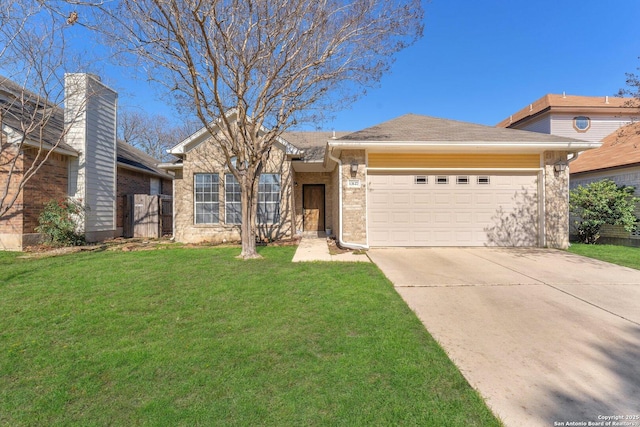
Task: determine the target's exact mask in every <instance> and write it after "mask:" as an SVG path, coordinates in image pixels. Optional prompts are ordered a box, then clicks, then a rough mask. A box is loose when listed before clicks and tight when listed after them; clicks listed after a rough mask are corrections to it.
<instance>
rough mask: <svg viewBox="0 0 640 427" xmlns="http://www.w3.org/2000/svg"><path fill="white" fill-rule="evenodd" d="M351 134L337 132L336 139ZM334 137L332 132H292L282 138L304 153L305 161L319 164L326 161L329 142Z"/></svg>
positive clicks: (285, 133)
mask: <svg viewBox="0 0 640 427" xmlns="http://www.w3.org/2000/svg"><path fill="white" fill-rule="evenodd" d="M348 133H349V132H335V136H336V138H340V137H342V136H345V135H347V134H348ZM331 137H333V132H330V131H317V132H305V131H290V132H284V133H283V134H282V138H283V139H285V140H286V141H288V142H289V143H290V144H292V145H293V146H295V147H297V148H299V149H300V150H302V151H304V157H303V160H304V161H306V162H318V161H322V160H323V159H324V151H325V147H326V146H327V140H328V139H330V138H331Z"/></svg>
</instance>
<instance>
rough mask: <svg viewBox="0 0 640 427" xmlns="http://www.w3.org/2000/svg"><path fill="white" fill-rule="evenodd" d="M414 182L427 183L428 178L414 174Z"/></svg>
mask: <svg viewBox="0 0 640 427" xmlns="http://www.w3.org/2000/svg"><path fill="white" fill-rule="evenodd" d="M413 182H414V183H415V184H423V185H424V184H428V183H429V179H428V178H427V176H426V175H416V177H415V179H414V181H413Z"/></svg>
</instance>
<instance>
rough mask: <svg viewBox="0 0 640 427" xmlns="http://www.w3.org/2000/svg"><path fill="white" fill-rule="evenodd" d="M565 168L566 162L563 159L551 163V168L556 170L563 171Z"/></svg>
mask: <svg viewBox="0 0 640 427" xmlns="http://www.w3.org/2000/svg"><path fill="white" fill-rule="evenodd" d="M566 169H567V164H566V163H565V162H563V161H559V162H557V163H555V164H554V165H553V170H554V171H556V172H564V171H565V170H566Z"/></svg>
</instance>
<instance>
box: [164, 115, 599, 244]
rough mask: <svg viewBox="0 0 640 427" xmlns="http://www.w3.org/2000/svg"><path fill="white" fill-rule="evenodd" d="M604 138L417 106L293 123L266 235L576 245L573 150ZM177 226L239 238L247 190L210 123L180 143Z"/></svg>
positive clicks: (266, 175) (265, 192) (264, 192)
mask: <svg viewBox="0 0 640 427" xmlns="http://www.w3.org/2000/svg"><path fill="white" fill-rule="evenodd" d="M598 146H599V143H594V142H588V141H581V140H577V139H572V138H566V137H557V136H551V135H542V134H539V133H533V132H525V131H519V130H513V129H499V128H494V127H488V126H481V125H476V124H471V123H463V122H457V121H452V120H444V119H437V118H432V117H427V116H419V115H414V114H407V115H405V116H401V117H399V118H396V119H393V120H390V121H388V122H384V123H381V124H379V125H377V126H373V127H371V128H367V129H364V130H361V131H359V132H355V133H348V134H346V133H339V134H335V135H334V134H332V133H329V132H325V133H318V132H287V133H284V134H283V135H282V137H281V140H280V141H279V142H278V143H277V144H276V146H275V147H274V149H273V150H272V151H271V155H270V158H269V160H268V162H267V164H266V165H264V167H263V175H262V177H261V181H260V202H259V207H258V208H259V211H260V212H262V214H259V216H258V219H259V220H260V221H259V222H260V224H259V226H258V230H259V238H261V239H263V238H267V239H276V238H283V237H291V236H294V235H295V234H298V233H301V232H305V231H311V232H318V231H320V232H323V231H325V230H328V229H330V230H331V232H332V234H334V235H335V236H336V237H337V240H338V241H339V242H340V243H341V244H342V245H343V246H346V247H351V248H369V247H373V246H483V245H500V246H539V247H543V246H548V247H556V248H565V247H567V245H568V197H567V195H568V188H569V183H568V171H567V170H566V161H567V156H568V155H569V154H570V153H576V152H578V151H583V150H586V149H590V148H595V147H598ZM170 153H172V154H174V155H176V156H177V157H179V160H178V161H177V162H176V163H175V164H173V165H167V166H166V167H168V168H170V169H173V170H175V173H176V176H175V180H174V201H175V206H174V233H175V238H176V240H178V241H182V242H223V241H225V240H237V239H239V237H240V235H239V227H238V223H239V214H238V212H239V203H238V201H239V194H238V188H237V185H236V184H235V179H234V178H233V176H232V175H231V174H229V173H228V171H227V170H226V166H225V159H224V156H222V155H221V153H220V150H219V148H218V147H217V146H216V144H215V143H214V142H213V141H212V139H211V137H210V136H209V134H208V133H207V132H206V130H204V129H203V130H201V131H200V132H198V133H196V134H194V135H193V136H191V137H189V138H187V139H186V140H185V141H183V142H181V143H180V144H178V145H177V146H176V147H174V148H173V149H171V150H170Z"/></svg>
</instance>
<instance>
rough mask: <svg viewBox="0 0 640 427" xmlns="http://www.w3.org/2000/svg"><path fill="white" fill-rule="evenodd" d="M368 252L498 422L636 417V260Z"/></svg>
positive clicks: (639, 282) (490, 251)
mask: <svg viewBox="0 0 640 427" xmlns="http://www.w3.org/2000/svg"><path fill="white" fill-rule="evenodd" d="M369 256H370V258H371V259H372V260H373V262H375V263H376V264H377V265H378V267H380V269H381V270H382V271H383V272H384V273H385V274H386V275H387V277H388V278H389V279H390V280H391V281H392V282H393V283H394V285H395V287H396V290H397V292H398V293H399V294H400V295H401V296H402V298H404V300H405V301H406V302H407V304H408V305H409V307H410V308H411V309H413V310H414V311H415V312H416V314H417V315H418V317H419V318H420V320H422V322H423V323H424V325H425V326H426V328H427V330H428V331H429V332H430V333H431V335H432V336H433V337H434V338H435V339H436V340H437V341H438V342H439V343H440V344H441V345H442V347H443V348H444V349H445V351H446V352H447V353H448V355H449V357H450V358H451V359H452V360H453V362H454V363H455V364H456V365H457V366H458V367H459V368H460V370H461V372H462V373H463V375H464V376H465V377H466V378H467V380H468V381H469V383H470V384H471V385H472V386H473V387H474V388H475V389H476V390H478V391H479V392H480V393H481V394H482V396H483V397H484V398H485V399H486V401H487V403H488V404H489V406H490V407H491V408H492V410H493V411H494V413H495V414H496V415H497V416H498V417H500V418H501V419H502V420H503V422H504V423H505V425H507V426H554V425H571V424H567V423H569V422H584V423H585V424H584V425H588V422H590V421H591V422H598V421H603V422H604V424H602V425H607V424H606V422H607V421H615V418H609V419H605V418H602V417H611V416H625V417H626V416H629V417H631V418H629V419H624V418H620V419H618V420H617V422H621V421H624V422H629V423H631V424H618V425H629V426H640V418H635V419H634V418H633V417H634V416H635V417H640V271H637V270H633V269H629V268H625V267H619V266H616V265H613V264H608V263H605V262H600V261H596V260H592V259H589V258H584V257H580V256H577V255H573V254H570V253H566V252H563V251H556V250H546V249H502V248H495V249H494V248H384V249H372V250H370V251H369ZM554 423H557V424H554ZM560 423H564V424H560ZM574 425H582V424H574ZM590 425H596V424H590ZM609 425H616V424H609Z"/></svg>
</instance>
